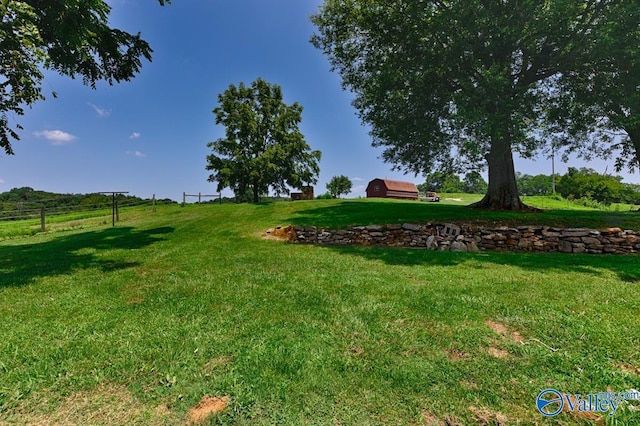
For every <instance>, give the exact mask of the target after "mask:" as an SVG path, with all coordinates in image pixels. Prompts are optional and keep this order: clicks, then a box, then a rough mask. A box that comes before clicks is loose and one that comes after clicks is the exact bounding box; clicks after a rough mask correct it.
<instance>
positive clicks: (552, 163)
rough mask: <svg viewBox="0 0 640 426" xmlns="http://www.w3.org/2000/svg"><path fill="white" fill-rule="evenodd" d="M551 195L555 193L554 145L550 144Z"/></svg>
mask: <svg viewBox="0 0 640 426" xmlns="http://www.w3.org/2000/svg"><path fill="white" fill-rule="evenodd" d="M551 193H552V194H555V193H556V145H555V144H554V143H553V142H552V143H551Z"/></svg>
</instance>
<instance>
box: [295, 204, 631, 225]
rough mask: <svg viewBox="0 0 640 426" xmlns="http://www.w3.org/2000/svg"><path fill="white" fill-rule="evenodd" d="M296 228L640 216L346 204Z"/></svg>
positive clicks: (310, 212) (302, 216)
mask: <svg viewBox="0 0 640 426" xmlns="http://www.w3.org/2000/svg"><path fill="white" fill-rule="evenodd" d="M288 220H289V222H290V223H291V224H292V225H299V226H317V227H319V228H333V229H335V228H345V227H348V226H354V225H371V224H377V225H384V224H387V223H403V222H419V223H426V222H447V221H449V222H460V221H464V222H468V223H476V224H479V225H486V226H491V225H507V226H519V225H548V226H557V227H571V228H573V227H590V228H606V227H608V226H626V227H630V228H638V227H639V226H640V215H638V214H637V213H629V212H604V211H584V210H546V211H540V212H509V211H484V210H477V209H472V208H468V207H466V206H460V205H453V204H439V203H423V202H417V201H397V200H379V199H374V200H343V201H341V202H338V203H332V204H330V205H324V206H321V207H317V208H309V209H305V210H303V211H299V212H296V213H294V214H293V215H292V216H291V217H290V218H289V219H288Z"/></svg>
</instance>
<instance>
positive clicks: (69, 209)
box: [0, 198, 156, 221]
mask: <svg viewBox="0 0 640 426" xmlns="http://www.w3.org/2000/svg"><path fill="white" fill-rule="evenodd" d="M62 200H63V199H62V198H58V199H49V200H33V201H31V200H30V201H28V202H15V203H11V202H8V203H7V202H4V203H2V202H0V221H15V220H27V219H38V218H40V217H41V216H42V214H43V211H44V214H45V215H46V216H59V215H66V214H73V213H87V214H91V213H102V212H104V213H105V214H107V213H109V212H111V211H112V209H113V205H112V202H111V201H110V200H108V201H107V202H99V203H81V204H77V205H59V204H58V205H55V204H52V203H51V201H55V202H56V203H59V202H60V201H62ZM116 203H117V207H118V209H122V208H127V207H135V206H145V205H147V206H150V207H153V206H155V204H156V200H155V198H154V199H151V200H140V199H133V200H128V199H126V198H123V199H117V200H116Z"/></svg>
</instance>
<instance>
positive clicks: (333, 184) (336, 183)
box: [327, 175, 353, 198]
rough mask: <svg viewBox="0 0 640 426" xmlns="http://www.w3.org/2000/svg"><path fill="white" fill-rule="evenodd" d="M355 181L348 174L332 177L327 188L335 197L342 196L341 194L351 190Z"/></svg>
mask: <svg viewBox="0 0 640 426" xmlns="http://www.w3.org/2000/svg"><path fill="white" fill-rule="evenodd" d="M352 186H353V183H352V182H351V179H349V178H348V177H347V176H344V175H340V176H334V177H332V178H331V180H330V181H329V183H327V190H328V191H329V193H330V194H331V196H332V197H333V198H340V195H343V194H344V195H347V194H348V193H350V192H351V187H352Z"/></svg>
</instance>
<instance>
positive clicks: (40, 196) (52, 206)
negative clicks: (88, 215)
mask: <svg viewBox="0 0 640 426" xmlns="http://www.w3.org/2000/svg"><path fill="white" fill-rule="evenodd" d="M116 200H117V202H118V205H119V206H121V207H126V206H134V205H142V204H147V203H149V204H150V203H151V200H150V199H144V198H140V197H136V196H134V195H125V194H119V195H116ZM112 202H113V200H112V197H111V195H106V194H57V193H53V192H46V191H38V190H35V189H33V188H29V187H23V188H13V189H11V190H10V191H7V192H3V193H1V194H0V218H4V219H9V218H11V219H24V218H27V217H35V216H37V215H39V212H40V209H42V208H44V209H45V210H47V211H48V212H49V213H65V212H71V211H88V210H99V209H104V208H109V207H111V205H112ZM172 203H175V201H173V200H170V199H163V200H156V204H172Z"/></svg>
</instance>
